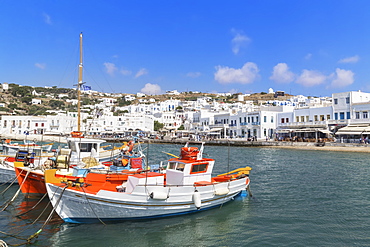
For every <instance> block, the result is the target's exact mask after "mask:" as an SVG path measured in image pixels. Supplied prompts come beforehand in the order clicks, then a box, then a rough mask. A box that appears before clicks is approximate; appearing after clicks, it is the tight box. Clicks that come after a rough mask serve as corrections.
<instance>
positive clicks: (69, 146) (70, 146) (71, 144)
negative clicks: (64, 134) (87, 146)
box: [68, 141, 76, 152]
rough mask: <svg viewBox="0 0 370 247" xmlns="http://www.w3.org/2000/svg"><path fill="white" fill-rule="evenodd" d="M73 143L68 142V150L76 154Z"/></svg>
mask: <svg viewBox="0 0 370 247" xmlns="http://www.w3.org/2000/svg"><path fill="white" fill-rule="evenodd" d="M73 144H74V142H71V141H68V148H69V149H71V150H72V152H76V146H75V145H73Z"/></svg>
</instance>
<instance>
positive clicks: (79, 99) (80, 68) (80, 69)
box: [77, 32, 83, 131]
mask: <svg viewBox="0 0 370 247" xmlns="http://www.w3.org/2000/svg"><path fill="white" fill-rule="evenodd" d="M82 84H83V82H82V32H81V33H80V64H79V65H78V84H77V131H81V85H82Z"/></svg>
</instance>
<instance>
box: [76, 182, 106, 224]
mask: <svg viewBox="0 0 370 247" xmlns="http://www.w3.org/2000/svg"><path fill="white" fill-rule="evenodd" d="M81 189H82V191H83V192H84V194H85V198H86V201H87V203H88V204H89V206H90V208H91V211H92V212H93V213H94V214H95V216H96V218H97V219H98V220H99V221H100V223H102V224H103V225H106V224H105V223H104V222H103V221H102V220H101V219H100V218H99V216H98V215H97V214H96V212H95V210H94V209H93V207H92V206H91V204H90V201H89V199H88V198H87V195H86V192H85V190H84V188H83V187H81Z"/></svg>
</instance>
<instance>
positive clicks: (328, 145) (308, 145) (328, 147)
mask: <svg viewBox="0 0 370 247" xmlns="http://www.w3.org/2000/svg"><path fill="white" fill-rule="evenodd" d="M1 139H2V140H5V139H11V140H14V141H23V140H30V141H34V142H59V143H66V138H65V137H64V136H43V135H23V134H17V135H6V136H5V135H3V136H1ZM101 139H103V140H105V141H107V142H115V143H117V142H127V141H129V140H131V139H130V138H129V137H127V138H104V137H102V138H101ZM140 141H141V142H144V143H148V142H149V143H152V144H179V145H184V144H185V143H186V142H188V141H189V140H188V139H185V138H184V139H183V138H166V137H165V138H163V139H140ZM204 142H205V143H206V145H211V146H229V145H230V146H237V147H276V148H290V149H303V150H320V151H341V152H369V153H370V144H360V143H338V142H325V145H324V146H320V145H318V144H317V143H316V142H293V141H274V140H269V141H246V140H245V139H214V140H205V141H204Z"/></svg>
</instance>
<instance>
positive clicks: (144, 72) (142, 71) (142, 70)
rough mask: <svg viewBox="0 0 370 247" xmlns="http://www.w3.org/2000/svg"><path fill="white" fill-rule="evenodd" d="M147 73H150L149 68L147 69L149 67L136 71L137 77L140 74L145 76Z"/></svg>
mask: <svg viewBox="0 0 370 247" xmlns="http://www.w3.org/2000/svg"><path fill="white" fill-rule="evenodd" d="M145 74H148V70H147V69H144V68H142V69H140V70H139V71H138V72H137V73H136V75H135V78H139V77H140V76H143V75H145Z"/></svg>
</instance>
